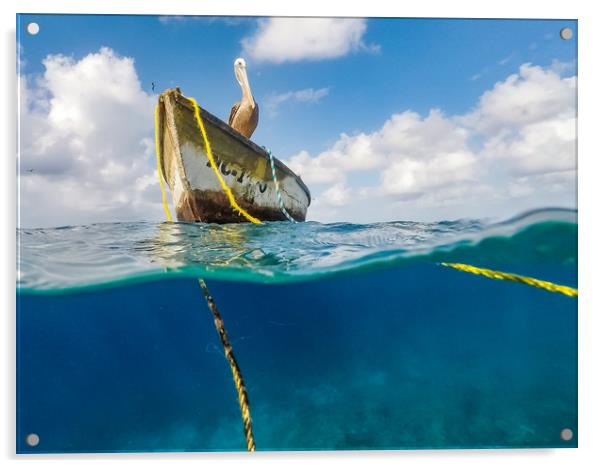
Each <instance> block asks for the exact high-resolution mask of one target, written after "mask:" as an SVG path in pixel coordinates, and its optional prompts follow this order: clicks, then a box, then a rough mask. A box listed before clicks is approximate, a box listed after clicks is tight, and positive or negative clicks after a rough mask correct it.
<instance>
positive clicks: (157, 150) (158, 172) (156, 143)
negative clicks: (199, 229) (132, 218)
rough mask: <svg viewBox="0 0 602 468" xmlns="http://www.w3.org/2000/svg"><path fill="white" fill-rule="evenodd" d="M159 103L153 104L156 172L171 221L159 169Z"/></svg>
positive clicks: (161, 172)
mask: <svg viewBox="0 0 602 468" xmlns="http://www.w3.org/2000/svg"><path fill="white" fill-rule="evenodd" d="M159 147H160V145H159V105H158V104H157V105H156V106H155V153H157V174H158V175H159V187H161V196H162V197H163V209H164V210H165V214H166V215H167V220H168V221H170V222H171V214H170V213H169V207H168V205H167V196H166V195H165V187H164V186H163V170H162V169H161V156H160V153H159Z"/></svg>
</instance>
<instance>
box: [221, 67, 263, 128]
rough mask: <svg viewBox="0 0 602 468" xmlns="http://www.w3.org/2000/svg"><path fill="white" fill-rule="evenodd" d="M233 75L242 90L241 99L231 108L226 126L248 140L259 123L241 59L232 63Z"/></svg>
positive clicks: (245, 69)
mask: <svg viewBox="0 0 602 468" xmlns="http://www.w3.org/2000/svg"><path fill="white" fill-rule="evenodd" d="M234 75H235V76H236V81H238V84H240V87H241V88H242V99H241V100H240V101H239V102H236V103H235V104H234V105H233V106H232V110H231V111H230V118H229V119H228V124H229V125H230V126H231V127H232V128H233V129H234V130H236V131H238V132H239V133H242V134H243V135H244V136H246V137H247V138H250V137H251V135H252V134H253V132H254V131H255V129H256V128H257V122H258V121H259V105H258V104H257V103H256V102H255V99H253V95H252V94H251V87H250V86H249V79H248V78H247V64H246V63H245V60H244V59H242V58H237V59H236V60H235V61H234Z"/></svg>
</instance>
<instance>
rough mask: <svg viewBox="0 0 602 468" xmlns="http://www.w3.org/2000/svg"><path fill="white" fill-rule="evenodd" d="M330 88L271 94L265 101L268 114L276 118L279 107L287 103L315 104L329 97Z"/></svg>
mask: <svg viewBox="0 0 602 468" xmlns="http://www.w3.org/2000/svg"><path fill="white" fill-rule="evenodd" d="M329 92H330V88H328V87H326V88H318V89H314V88H305V89H300V90H298V91H287V92H285V93H279V94H271V95H269V96H268V97H267V98H266V99H265V108H266V110H267V112H268V114H270V115H272V116H274V115H276V114H277V111H278V107H280V106H281V105H282V104H284V103H285V102H287V101H289V102H301V103H309V104H315V103H317V102H319V101H320V100H321V99H322V98H324V97H326V96H328V93H329Z"/></svg>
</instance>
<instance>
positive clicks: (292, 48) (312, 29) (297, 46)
mask: <svg viewBox="0 0 602 468" xmlns="http://www.w3.org/2000/svg"><path fill="white" fill-rule="evenodd" d="M365 32H366V20H365V19H356V18H268V19H261V20H259V21H258V26H257V30H256V31H255V33H254V34H253V35H252V36H250V37H245V38H243V39H242V41H241V44H242V47H243V50H244V52H245V53H246V54H247V56H249V57H251V58H253V59H255V60H257V61H258V62H271V63H283V62H298V61H301V60H322V59H332V58H337V57H342V56H344V55H347V54H349V53H351V52H356V51H359V50H365V51H370V52H377V51H379V50H380V49H379V46H378V45H375V44H370V45H367V44H365V43H364V41H363V36H364V34H365Z"/></svg>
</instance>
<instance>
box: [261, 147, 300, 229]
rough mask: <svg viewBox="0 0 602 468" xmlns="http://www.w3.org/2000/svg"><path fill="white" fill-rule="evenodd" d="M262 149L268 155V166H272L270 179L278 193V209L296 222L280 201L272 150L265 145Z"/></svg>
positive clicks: (280, 196) (292, 221) (291, 220)
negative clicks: (272, 180)
mask: <svg viewBox="0 0 602 468" xmlns="http://www.w3.org/2000/svg"><path fill="white" fill-rule="evenodd" d="M264 149H265V150H266V151H267V152H268V154H269V155H270V166H271V167H272V179H274V185H275V186H276V195H278V204H279V205H280V211H282V213H283V214H284V216H286V219H288V220H289V221H290V222H291V223H296V222H297V221H296V220H295V218H293V217H292V216H291V215H290V214H289V212H288V211H287V209H286V208H285V207H284V202H283V201H282V195H281V194H280V184H279V183H278V178H277V177H276V168H275V167H274V155H273V154H272V150H270V149H269V148H266V147H265V146H264Z"/></svg>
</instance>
